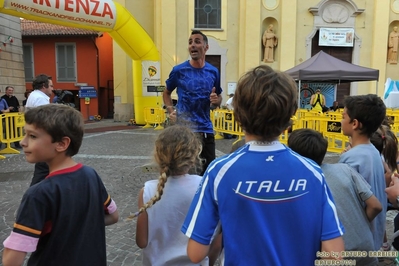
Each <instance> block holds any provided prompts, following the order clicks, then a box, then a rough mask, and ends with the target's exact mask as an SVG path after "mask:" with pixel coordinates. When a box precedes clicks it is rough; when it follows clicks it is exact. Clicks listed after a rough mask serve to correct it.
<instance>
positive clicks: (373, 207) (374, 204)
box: [364, 195, 382, 222]
mask: <svg viewBox="0 0 399 266" xmlns="http://www.w3.org/2000/svg"><path fill="white" fill-rule="evenodd" d="M364 203H366V215H367V218H368V219H369V221H370V222H371V221H372V220H373V219H374V218H375V217H376V216H377V215H378V214H379V213H380V212H381V211H382V205H381V202H380V201H379V200H378V199H377V198H376V196H374V195H372V196H371V197H370V198H368V199H367V200H365V201H364Z"/></svg>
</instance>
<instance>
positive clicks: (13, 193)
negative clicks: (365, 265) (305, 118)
mask: <svg viewBox="0 0 399 266" xmlns="http://www.w3.org/2000/svg"><path fill="white" fill-rule="evenodd" d="M126 124H127V123H115V122H113V121H110V120H103V121H101V122H96V123H90V124H86V125H85V127H86V128H90V129H98V128H100V129H101V128H105V127H114V126H118V127H121V126H123V125H126ZM157 134H159V131H155V130H153V129H152V128H150V129H142V128H140V129H133V128H129V127H126V129H125V130H118V131H107V132H96V133H88V134H85V137H84V140H83V144H82V147H81V149H80V152H79V154H77V155H76V156H75V160H76V161H78V162H81V163H83V164H86V165H88V166H91V167H93V168H94V169H96V171H97V172H98V173H99V175H100V176H101V178H102V180H103V182H104V184H105V186H106V188H107V190H108V192H109V193H110V194H111V197H112V198H113V199H114V200H115V202H116V204H117V206H118V210H119V214H120V220H119V222H118V223H117V224H114V225H111V226H108V227H107V228H106V239H107V259H108V265H110V266H121V265H123V266H132V265H133V266H135V265H141V264H142V256H141V250H140V249H139V248H138V247H137V246H136V244H135V228H136V221H135V220H131V221H127V220H126V218H127V217H128V216H129V215H130V213H133V212H136V211H137V195H138V192H139V190H140V189H141V187H142V186H143V184H144V182H145V181H147V180H150V179H157V178H158V174H157V173H155V172H146V171H143V169H142V168H143V165H151V164H152V163H153V162H152V154H153V149H154V146H153V145H154V141H155V139H156V137H157ZM234 141H235V139H223V140H217V141H216V148H217V154H218V155H222V154H224V153H228V152H229V151H230V148H231V145H232V143H233V142H234ZM6 157H7V158H6V159H4V160H0V169H1V170H0V197H1V201H0V213H1V221H0V257H1V253H2V250H3V245H2V243H3V241H4V239H5V238H6V237H7V236H8V235H9V234H10V232H11V229H12V225H13V222H14V212H15V210H16V209H17V208H18V205H19V202H20V200H21V198H22V195H23V193H24V191H25V190H26V189H27V188H28V186H29V183H30V181H31V176H32V173H33V169H34V167H33V165H32V164H30V163H27V162H26V161H25V158H24V155H23V154H18V155H7V156H6ZM337 160H338V155H334V154H328V156H327V157H326V160H325V162H330V163H333V162H335V161H337ZM395 214H396V212H392V213H391V214H389V215H388V218H387V226H388V228H389V229H388V235H391V234H392V231H393V230H392V221H393V217H394V215H395ZM0 265H1V262H0ZM380 265H394V264H393V263H392V260H384V261H382V262H381V263H380Z"/></svg>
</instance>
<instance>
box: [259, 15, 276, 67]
mask: <svg viewBox="0 0 399 266" xmlns="http://www.w3.org/2000/svg"><path fill="white" fill-rule="evenodd" d="M269 25H273V31H274V34H275V35H276V36H277V38H278V36H279V27H278V22H277V20H276V19H275V18H273V17H267V18H265V19H264V20H263V21H262V27H261V29H262V32H261V35H260V42H261V48H262V51H261V53H260V54H261V56H260V61H261V62H263V58H264V56H265V46H264V45H263V34H264V32H265V31H266V30H267V29H268V27H269ZM277 49H278V44H277V46H276V47H274V62H276V61H278V60H279V59H278V53H277Z"/></svg>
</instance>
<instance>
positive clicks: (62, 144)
mask: <svg viewBox="0 0 399 266" xmlns="http://www.w3.org/2000/svg"><path fill="white" fill-rule="evenodd" d="M69 144H71V139H70V138H69V137H63V138H62V139H61V141H58V142H57V145H56V148H55V149H56V150H57V151H58V152H63V151H66V150H67V149H68V147H69Z"/></svg>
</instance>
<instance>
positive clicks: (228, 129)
mask: <svg viewBox="0 0 399 266" xmlns="http://www.w3.org/2000/svg"><path fill="white" fill-rule="evenodd" d="M342 112H343V109H338V110H337V111H335V112H332V111H331V112H326V113H319V112H316V111H312V110H307V109H299V110H298V111H297V113H296V114H295V117H294V118H295V119H293V125H292V127H291V128H290V129H287V130H285V131H284V132H282V134H281V135H280V138H279V139H280V141H281V142H282V143H284V144H287V141H288V136H289V133H290V132H291V131H292V130H295V129H300V128H309V129H314V130H316V131H318V132H320V133H322V134H323V136H324V137H325V138H326V139H327V141H328V148H327V151H329V152H335V153H341V152H343V151H344V150H345V148H346V146H347V144H348V143H349V140H348V137H347V136H344V135H343V134H342V132H341V119H342ZM144 119H145V121H146V125H145V126H144V128H150V127H155V130H158V129H163V124H164V123H165V122H166V114H165V110H163V109H162V108H160V107H146V108H144ZM387 119H388V121H389V123H390V124H391V130H392V131H393V132H394V133H395V134H396V136H398V135H399V109H387ZM211 121H212V124H213V128H214V131H215V133H216V134H215V139H223V138H224V137H223V134H230V135H235V136H237V141H239V140H240V139H242V137H243V136H244V132H243V130H242V128H241V127H240V125H239V124H238V123H237V122H236V121H235V119H234V113H233V111H231V110H226V109H217V110H213V111H211ZM11 142H13V141H10V143H11ZM13 150H14V149H13ZM14 151H16V150H14ZM16 152H18V151H16ZM0 153H2V152H1V151H0Z"/></svg>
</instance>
